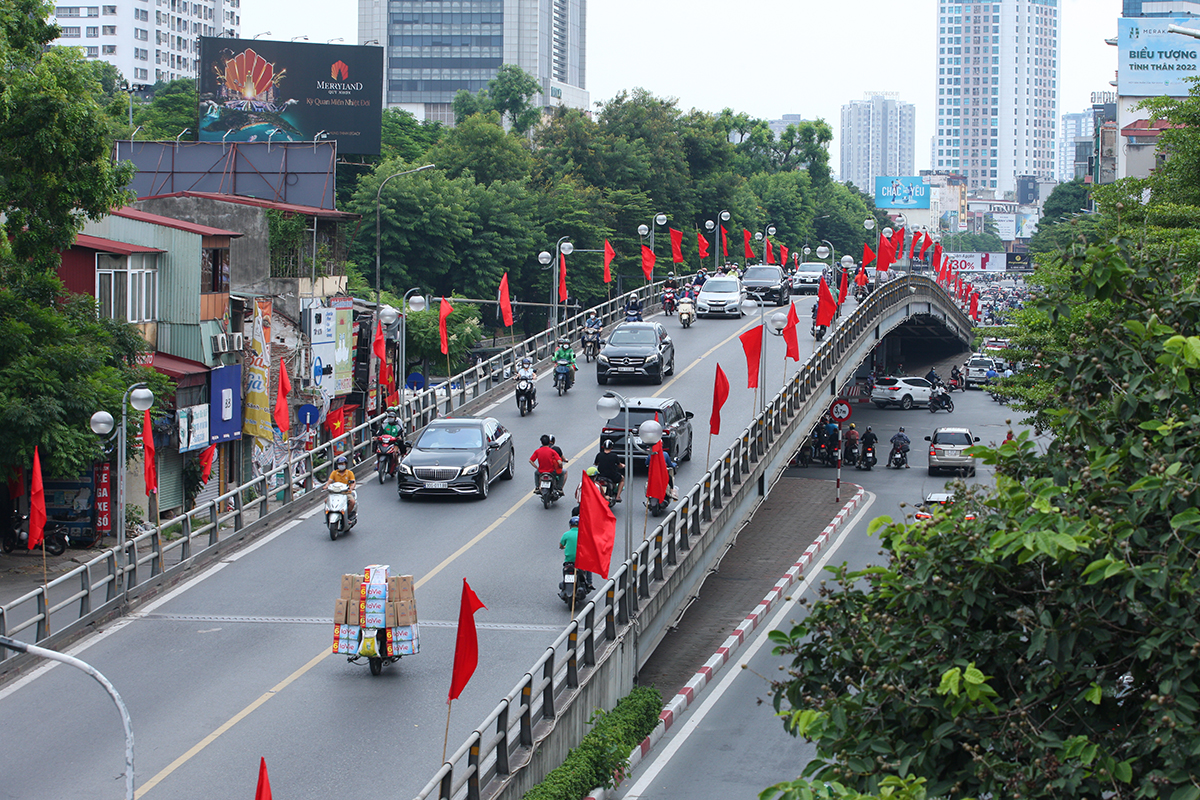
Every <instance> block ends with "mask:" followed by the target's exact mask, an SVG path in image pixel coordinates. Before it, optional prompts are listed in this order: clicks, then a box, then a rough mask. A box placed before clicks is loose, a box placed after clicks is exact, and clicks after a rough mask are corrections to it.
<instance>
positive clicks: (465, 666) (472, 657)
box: [446, 578, 487, 703]
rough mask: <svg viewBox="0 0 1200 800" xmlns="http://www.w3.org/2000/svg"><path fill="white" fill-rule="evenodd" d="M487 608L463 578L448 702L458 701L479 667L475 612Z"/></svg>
mask: <svg viewBox="0 0 1200 800" xmlns="http://www.w3.org/2000/svg"><path fill="white" fill-rule="evenodd" d="M481 608H487V606H485V605H484V604H483V603H482V602H480V600H479V598H478V597H476V596H475V592H473V591H471V585H470V584H468V583H467V579H466V578H463V590H462V604H461V605H460V606H459V608H458V639H457V640H456V641H455V643H454V672H453V674H452V675H451V676H450V696H449V698H447V700H446V702H447V703H449V702H450V701H451V700H457V699H458V696H459V695H460V694H462V690H463V689H465V688H466V686H467V682H468V681H469V680H471V676H472V675H474V674H475V667H477V666H479V635H478V634H477V633H476V632H475V612H476V611H478V610H479V609H481Z"/></svg>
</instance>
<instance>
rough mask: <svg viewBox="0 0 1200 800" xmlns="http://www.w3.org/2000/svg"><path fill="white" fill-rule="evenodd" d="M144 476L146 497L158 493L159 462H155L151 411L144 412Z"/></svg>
mask: <svg viewBox="0 0 1200 800" xmlns="http://www.w3.org/2000/svg"><path fill="white" fill-rule="evenodd" d="M142 460H143V461H144V462H145V463H144V465H143V467H144V469H143V472H142V476H143V477H144V478H145V481H146V497H149V496H150V495H152V494H154V493H155V492H157V491H158V462H157V461H155V460H154V430H153V428H151V426H150V409H148V408H147V409H146V410H145V411H144V412H142Z"/></svg>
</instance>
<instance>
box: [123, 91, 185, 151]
mask: <svg viewBox="0 0 1200 800" xmlns="http://www.w3.org/2000/svg"><path fill="white" fill-rule="evenodd" d="M197 102H198V101H197V99H196V82H195V81H194V80H191V79H188V78H178V79H176V80H173V81H170V82H169V83H159V84H156V85H155V87H154V98H153V99H152V100H151V101H150V103H149V104H148V105H142V106H141V107H140V108H135V109H134V115H133V121H134V123H135V124H137V125H141V126H142V135H144V136H145V137H146V138H148V139H174V138H175V137H177V136H179V134H181V133H183V132H184V131H185V130H186V131H187V133H184V134H183V137H182V138H183V141H189V142H190V141H196V139H197V138H198V137H197V133H196V126H197V125H198V124H199V122H198V117H197V113H198V111H197V109H198V106H197Z"/></svg>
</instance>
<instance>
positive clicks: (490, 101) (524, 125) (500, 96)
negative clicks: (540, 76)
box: [453, 64, 542, 136]
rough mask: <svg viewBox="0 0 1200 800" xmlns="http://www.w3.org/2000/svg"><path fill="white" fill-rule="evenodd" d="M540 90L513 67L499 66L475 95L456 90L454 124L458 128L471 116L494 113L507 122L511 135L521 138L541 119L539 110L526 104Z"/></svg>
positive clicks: (520, 71)
mask: <svg viewBox="0 0 1200 800" xmlns="http://www.w3.org/2000/svg"><path fill="white" fill-rule="evenodd" d="M541 90H542V88H541V85H540V84H538V81H537V78H535V77H534V76H532V75H530V74H529V73H528V72H526V71H525V70H523V69H521V68H520V67H518V66H517V65H516V64H502V65H501V66H500V70H499V71H498V72H497V74H496V77H494V78H492V79H491V80H490V81H488V85H487V88H486V89H481V90H480V91H479V93H478V94H471V93H470V92H468V91H467V90H465V89H459V90H458V92H457V93H456V94H455V95H454V101H453V106H454V124H455V125H461V124H462V123H463V122H464V121H466V120H467V119H468V118H469V117H471V116H473V115H475V114H487V113H489V112H491V111H495V112H497V113H498V114H499V115H500V117H501V119H503V120H506V121H507V122H508V126H509V128H510V129H511V130H512V132H513V133H515V134H517V135H519V136H521V135H524V134H525V133H527V132H528V131H529V129H530V128H532V127H533V126H534V125H536V124H537V122H538V119H539V118H540V117H541V113H542V112H541V110H540V109H539V108H537V107H536V106H534V105H531V103H530V100H532V99H533V98H534V97H536V96H537V94H538V93H539V92H541Z"/></svg>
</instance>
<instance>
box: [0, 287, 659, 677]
mask: <svg viewBox="0 0 1200 800" xmlns="http://www.w3.org/2000/svg"><path fill="white" fill-rule="evenodd" d="M659 285H660V284H651V285H649V286H644V287H641V288H639V289H636V290H634V291H633V292H627V293H625V294H624V295H621V296H620V297H619V298H617V299H615V300H609V301H607V302H605V303H602V304H600V305H599V306H596V307H595V308H592V309H588V310H587V311H585V312H581V313H579V314H577V315H575V316H573V317H570V318H568V319H566V320H565V321H563V322H561V323H559V324H558V325H556V326H555V327H554V328H553V329H547V330H545V331H541V332H539V333H537V334H535V335H534V336H532V337H530V338H529V339H526V340H525V341H523V342H521V343H519V344H517V345H515V346H513V347H511V348H509V349H508V350H506V351H504V352H502V353H499V354H497V355H496V356H493V357H492V358H489V359H487V360H485V361H481V362H479V363H478V364H476V365H475V366H473V367H471V368H470V369H468V370H466V371H464V372H462V373H459V374H458V375H454V376H452V377H450V378H448V379H447V380H446V381H445V382H444V383H442V384H440V385H437V386H433V387H430V388H428V389H425V390H423V391H421V392H418V393H416V394H415V395H412V396H410V397H406V399H405V401H404V404H405V407H406V411H407V418H408V420H409V421H410V423H411V428H412V431H413V432H415V431H416V430H420V429H421V428H423V427H425V426H426V425H428V424H429V422H430V421H432V420H433V419H435V418H436V417H439V416H444V415H446V414H449V413H452V412H454V411H455V410H458V409H461V408H463V407H464V406H466V405H467V404H469V403H472V402H474V401H476V400H479V399H481V398H483V397H486V396H487V395H488V393H489V392H494V391H497V390H502V389H504V388H505V384H506V382H507V381H508V380H511V374H512V372H513V369H512V367H513V365H514V364H516V363H517V362H518V361H520V360H521V359H522V358H524V357H526V356H529V357H531V358H533V359H534V360H535V361H541V360H543V359H547V358H549V357H550V355H551V354H552V353H553V352H554V349H555V341H556V340H557V338H558V337H559V336H560V335H565V334H568V333H570V335H572V337H573V338H574V337H575V332H576V331H579V330H580V329H581V328H582V327H583V321H584V319H585V317H586V315H587V314H588V313H590V312H591V311H595V312H596V313H597V314H598V315H599V316H600V318H601V319H602V320H603V322H604V324H605V326H608V325H611V324H613V323H614V322H618V321H623V320H624V317H625V312H624V302H625V299H626V298H627V297H628V296H629V295H630V294H637V295H638V296H639V297H640V298H641V299H642V301H643V304H644V305H645V306H646V307H652V306H653V305H654V304H655V303H656V298H657V295H658V287H659ZM382 417H383V415H382V414H380V415H378V416H376V417H374V418H373V419H370V420H368V421H367V422H365V423H363V424H362V425H358V426H357V427H355V428H352V429H351V430H348V431H346V432H345V433H343V434H342V435H341V436H338V437H337V438H335V439H332V440H330V441H328V442H325V443H324V444H322V445H320V446H318V447H316V448H314V449H312V450H308V451H300V452H297V453H293V454H290V455H289V458H288V461H287V463H286V464H282V465H281V466H280V467H279V468H277V469H275V470H272V471H271V472H268V473H265V474H263V475H260V476H258V477H257V478H254V479H253V480H250V481H248V482H246V483H243V484H241V485H240V486H237V487H234V488H231V489H229V490H228V491H227V492H225V493H224V494H221V495H220V496H218V497H215V498H213V499H211V500H209V501H207V502H205V503H202V504H200V505H198V506H196V507H195V508H193V509H191V510H190V511H188V512H186V513H184V514H181V515H180V516H178V517H175V518H174V519H170V520H167V521H165V522H160V523H159V524H158V525H157V526H155V527H154V528H153V529H151V530H149V531H146V532H144V533H141V534H139V535H137V536H132V537H130V538H128V539H127V540H126V542H125V558H124V562H125V567H124V569H123V570H121V571H118V567H117V549H116V548H115V547H114V548H111V549H108V550H105V551H103V552H101V553H100V554H99V555H97V556H96V557H95V558H93V559H91V560H90V561H88V562H87V563H85V564H82V565H80V566H78V567H76V568H75V569H72V570H71V571H70V572H67V573H65V574H63V575H60V576H58V577H57V578H55V579H54V580H52V581H50V582H48V583H47V584H45V585H44V586H39V587H38V588H37V589H35V590H33V591H31V592H28V593H27V594H25V595H23V596H21V597H18V598H17V599H15V600H12V601H10V602H8V603H4V604H2V605H0V636H9V637H13V638H21V639H22V640H26V639H28V638H29V632H30V631H32V640H31V641H30V642H29V643H31V644H37V645H41V646H44V647H53V646H54V645H55V644H56V643H59V642H62V641H65V640H66V638H67V637H69V636H72V635H74V634H75V633H77V632H79V631H80V630H82V629H83V628H84V627H86V626H87V625H89V624H91V623H93V622H95V621H97V620H99V619H101V618H103V617H105V616H107V615H110V614H113V613H116V612H117V611H119V609H120V608H121V607H123V606H124V605H125V604H126V603H128V601H129V600H130V599H133V598H136V597H137V596H139V595H140V594H142V593H144V592H147V591H150V590H152V589H154V588H155V587H157V586H158V585H160V584H161V583H163V582H164V581H165V580H167V579H169V578H170V577H172V576H173V575H174V574H176V573H178V572H181V571H183V570H185V569H187V568H189V567H191V566H193V565H194V564H195V563H196V560H197V559H198V558H202V557H207V556H209V555H212V554H215V553H217V552H219V550H218V548H222V547H229V546H231V545H233V544H236V542H237V541H238V540H240V539H243V538H246V537H247V536H249V535H252V534H253V533H255V532H257V531H258V530H259V529H265V528H266V527H268V526H269V525H271V524H273V523H274V522H276V521H278V520H280V519H281V518H282V517H284V516H286V515H287V514H289V513H290V512H291V510H292V509H293V508H294V507H295V506H296V504H297V503H298V502H300V501H301V500H302V499H303V498H304V497H305V496H307V495H309V494H310V493H311V492H312V490H313V488H314V486H315V484H316V482H317V481H319V480H321V478H319V477H318V475H317V473H319V472H321V471H322V470H323V469H325V468H327V465H328V464H329V462H331V461H332V458H333V454H334V453H335V452H338V453H339V454H342V453H344V454H346V455H347V456H348V457H349V458H350V461H351V463H352V464H354V465H355V466H360V465H361V464H363V463H365V462H366V461H367V459H369V458H370V457H371V455H372V454H371V452H370V448H371V427H372V425H373V424H375V423H376V422H378V421H379V420H380V419H382ZM343 448H345V449H343ZM176 534H178V535H177V536H176ZM72 611H73V613H72V616H71V617H70V618H69V620H68V621H67V622H66V623H65V624H63V620H62V619H61V618H59V619H56V620H55V622H56V624H57V625H58V626H59V627H56V629H55V630H53V631H52V630H51V625H50V621H51V617H52V615H55V614H60V613H61V612H72ZM23 633H24V634H25V636H24V637H22V636H21V634H23ZM29 660H30V659H29V657H28V656H26V655H20V654H18V655H12V654H10V653H9V652H8V651H7V650H5V649H4V648H0V674H2V673H3V672H6V671H8V670H9V669H12V668H17V667H20V666H21V664H22V663H23V662H27V661H29Z"/></svg>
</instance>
